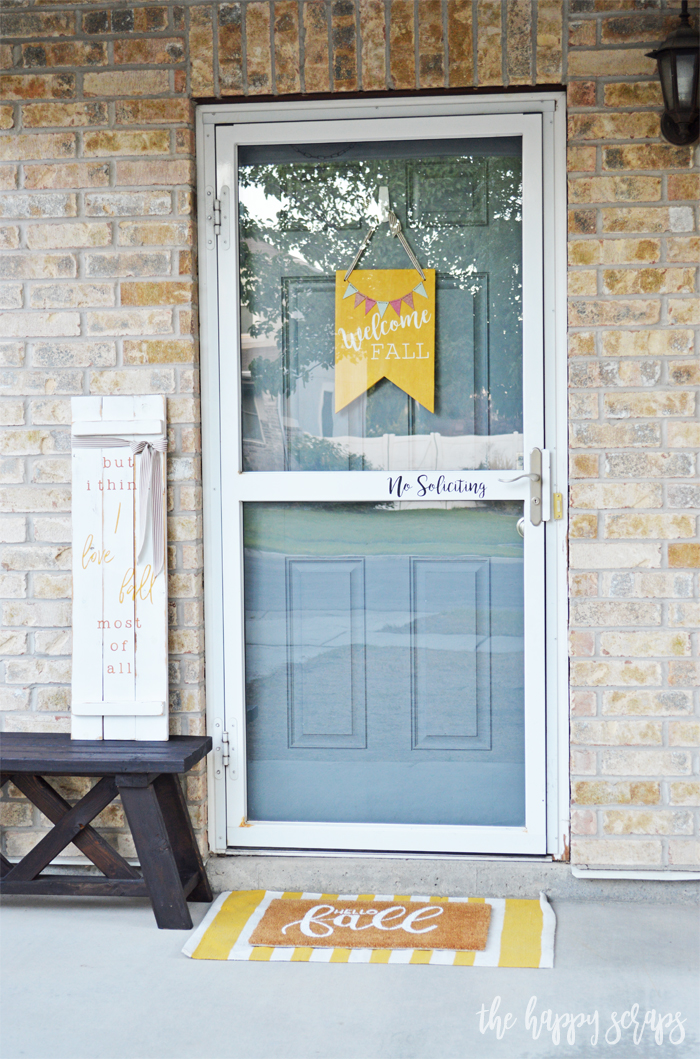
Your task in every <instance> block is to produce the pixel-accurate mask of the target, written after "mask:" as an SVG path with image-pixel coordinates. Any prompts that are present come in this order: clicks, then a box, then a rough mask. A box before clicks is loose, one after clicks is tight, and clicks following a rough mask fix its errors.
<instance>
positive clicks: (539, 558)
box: [216, 114, 550, 854]
mask: <svg viewBox="0 0 700 1059" xmlns="http://www.w3.org/2000/svg"><path fill="white" fill-rule="evenodd" d="M216 158H217V187H216V196H217V197H218V199H219V200H220V201H221V202H222V203H224V204H226V203H229V204H230V206H229V207H228V210H226V209H224V212H225V213H226V212H227V213H228V218H224V224H223V225H222V236H223V238H222V237H220V238H219V248H218V283H219V290H218V293H219V341H220V346H219V363H220V376H221V383H220V395H221V396H220V402H221V453H222V455H221V474H222V479H221V488H222V512H223V517H222V525H223V534H222V539H223V571H224V576H223V595H224V630H223V635H224V654H225V687H226V702H225V724H226V729H227V731H228V732H229V745H230V755H231V763H230V766H229V768H228V769H227V774H226V784H227V820H228V824H227V834H228V843H229V845H230V846H235V847H269V848H298V849H303V848H313V849H341V850H385V851H392V850H393V851H403V850H405V851H410V850H413V851H424V852H440V851H445V852H467V853H480V852H496V853H520V854H535V853H544V852H545V850H546V837H545V834H546V826H545V615H544V596H545V585H544V580H545V579H544V568H545V567H544V559H545V552H544V537H545V523H544V521H543V520H542V517H541V515H540V512H538V511H537V508H536V505H534V504H533V503H532V500H533V497H534V492H533V491H532V490H533V483H532V482H531V481H530V479H529V478H528V477H526V474H527V473H528V472H530V471H531V470H533V469H535V468H536V469H537V470H539V465H538V463H537V460H538V459H539V457H538V454H537V453H538V451H542V450H543V446H544V413H543V392H544V383H543V321H542V301H543V299H542V209H543V203H542V150H541V116H540V115H538V114H527V115H521V114H517V115H514V114H509V115H500V116H488V117H481V116H478V117H477V116H474V117H433V118H429V119H428V118H412V119H407V118H381V117H377V118H374V119H370V120H353V119H347V120H342V121H322V120H317V121H309V122H297V121H289V122H279V121H274V122H272V121H271V122H260V123H251V124H242V125H235V126H218V127H217V130H216ZM381 187H384V188H387V189H388V193H389V198H390V204H391V208H392V209H393V210H394V211H395V213H396V215H397V216H398V217H399V220H400V221H401V223H402V226H403V231H404V233H405V236H406V238H407V240H408V242H409V245H410V246H411V247H412V249H413V251H414V253H415V254H416V256H417V258H418V261H419V262H420V263H421V264H422V266H423V267H424V268H430V269H435V270H436V274H437V279H436V337H435V353H434V356H435V385H436V400H435V409H434V411H433V412H429V411H428V410H427V409H426V408H424V407H422V406H421V405H420V404H419V403H418V402H417V401H415V400H414V399H413V398H411V397H409V396H407V394H406V393H405V392H403V390H401V389H399V388H398V387H397V386H396V385H394V383H393V382H390V381H388V380H387V379H383V380H381V381H380V382H378V383H376V384H375V385H374V386H372V387H370V388H368V390H367V391H366V392H365V393H363V394H362V395H361V396H359V397H358V398H356V400H355V401H353V402H351V403H350V405H348V406H346V407H345V408H343V409H341V410H340V411H336V410H335V400H334V387H335V372H334V332H335V325H334V307H335V302H334V290H335V272H336V270H339V269H344V268H346V267H347V266H348V265H349V264H350V262H351V261H352V259H353V257H354V255H355V252H356V250H357V248H358V246H359V245H360V243H361V241H362V239H363V238H364V236H365V234H366V232H367V229H368V225H369V221H368V216H367V214H368V202H370V201H371V200H372V199H374V200H376V199H377V196H378V194H379V188H381ZM370 208H371V207H370ZM226 220H228V223H226ZM359 267H360V268H362V269H396V268H406V267H409V266H408V263H407V259H406V256H405V253H404V250H403V249H402V247H401V245H400V244H399V241H398V239H394V238H392V237H391V236H390V235H389V234H388V232H387V227H386V225H385V226H384V227H383V228H380V229H379V230H378V232H377V233H376V234H375V236H374V238H373V239H372V240H371V242H370V243H369V245H368V247H367V249H366V251H365V254H364V256H363V258H362V261H361V263H360V266H359ZM533 450H536V451H535V455H534V456H533V457H531V453H532V452H533ZM547 455H548V454H547V453H544V456H543V458H542V460H541V464H542V469H541V476H540V477H541V479H542V480H541V482H540V483H539V484H540V485H541V486H542V505H541V507H540V511H541V512H542V514H543V515H544V518H545V519H546V518H547V515H548V512H547V506H548V497H549V495H550V494H549V490H550V483H549V480H548V459H547ZM531 458H532V460H533V463H532V464H531ZM521 533H522V535H521Z"/></svg>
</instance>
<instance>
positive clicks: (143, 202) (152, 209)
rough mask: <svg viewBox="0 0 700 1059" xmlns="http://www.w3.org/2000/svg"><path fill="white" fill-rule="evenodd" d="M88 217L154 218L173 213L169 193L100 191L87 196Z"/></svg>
mask: <svg viewBox="0 0 700 1059" xmlns="http://www.w3.org/2000/svg"><path fill="white" fill-rule="evenodd" d="M84 202H85V215H86V216H87V217H130V216H133V217H154V216H166V215H167V214H169V213H172V197H171V194H170V192H169V191H99V192H95V191H93V192H90V193H88V194H87V195H85V199H84Z"/></svg>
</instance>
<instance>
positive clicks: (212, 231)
mask: <svg viewBox="0 0 700 1059" xmlns="http://www.w3.org/2000/svg"><path fill="white" fill-rule="evenodd" d="M229 201H230V194H229V189H228V188H227V187H225V186H224V187H222V188H221V190H220V192H219V198H216V196H215V194H214V188H213V187H207V188H206V189H205V203H204V209H205V214H204V217H205V226H206V232H207V246H208V247H209V249H210V250H213V249H214V247H215V244H216V240H217V239H219V240H220V249H222V250H228V248H229V244H230V224H229V214H230V211H229Z"/></svg>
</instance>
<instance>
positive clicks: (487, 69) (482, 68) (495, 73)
mask: <svg viewBox="0 0 700 1059" xmlns="http://www.w3.org/2000/svg"><path fill="white" fill-rule="evenodd" d="M392 28H393V27H392ZM501 48H502V45H501V5H500V2H499V0H477V39H476V68H477V78H478V83H479V84H480V85H499V84H501V83H502V78H503V74H502V72H501V57H502V52H501ZM404 87H408V86H404ZM411 87H413V86H411Z"/></svg>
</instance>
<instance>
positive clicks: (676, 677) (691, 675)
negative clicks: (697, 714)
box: [668, 563, 700, 688]
mask: <svg viewBox="0 0 700 1059" xmlns="http://www.w3.org/2000/svg"><path fill="white" fill-rule="evenodd" d="M669 565H671V564H670V563H669ZM668 683H669V686H670V687H672V688H695V687H697V686H698V683H700V663H698V662H697V661H695V660H691V659H688V658H684V659H681V660H679V659H673V660H672V661H670V662H669V663H668Z"/></svg>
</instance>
